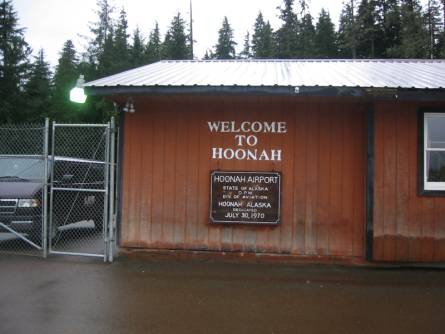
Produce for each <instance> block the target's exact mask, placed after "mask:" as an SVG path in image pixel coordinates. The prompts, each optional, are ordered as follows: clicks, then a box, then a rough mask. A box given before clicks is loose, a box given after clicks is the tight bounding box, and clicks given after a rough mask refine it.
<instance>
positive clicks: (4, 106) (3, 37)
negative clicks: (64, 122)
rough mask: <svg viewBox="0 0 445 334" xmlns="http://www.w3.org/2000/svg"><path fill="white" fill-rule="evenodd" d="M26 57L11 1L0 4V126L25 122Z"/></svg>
mask: <svg viewBox="0 0 445 334" xmlns="http://www.w3.org/2000/svg"><path fill="white" fill-rule="evenodd" d="M30 54H31V48H30V47H29V46H28V44H27V43H26V41H25V38H24V29H22V28H19V27H18V18H17V13H16V12H15V10H14V8H13V6H12V3H11V1H9V0H3V1H2V2H1V3H0V124H1V123H4V122H18V121H26V118H25V117H26V115H24V114H23V112H24V108H23V107H24V105H23V103H24V99H23V95H22V90H23V85H24V83H25V81H26V79H27V73H28V70H29V67H30V64H29V61H28V56H29V55H30Z"/></svg>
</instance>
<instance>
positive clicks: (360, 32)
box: [356, 0, 383, 58]
mask: <svg viewBox="0 0 445 334" xmlns="http://www.w3.org/2000/svg"><path fill="white" fill-rule="evenodd" d="M378 9H379V7H378V6H377V3H376V1H375V0H362V1H361V3H360V5H359V7H358V15H357V21H356V22H357V56H358V57H361V58H376V57H377V58H380V57H381V56H382V53H383V50H382V49H383V48H382V47H383V45H382V43H379V42H380V41H381V40H382V39H383V27H382V24H383V22H382V21H381V20H380V18H381V16H380V15H379V14H380V13H378Z"/></svg>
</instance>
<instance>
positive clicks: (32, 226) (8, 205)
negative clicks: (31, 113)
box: [0, 121, 49, 256]
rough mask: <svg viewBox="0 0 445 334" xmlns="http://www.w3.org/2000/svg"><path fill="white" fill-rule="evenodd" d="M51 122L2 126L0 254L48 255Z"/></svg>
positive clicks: (0, 135)
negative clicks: (49, 141) (47, 231)
mask: <svg viewBox="0 0 445 334" xmlns="http://www.w3.org/2000/svg"><path fill="white" fill-rule="evenodd" d="M48 133H49V122H48V121H46V123H45V124H43V125H35V124H23V125H3V126H0V253H19V254H28V255H43V256H45V254H46V243H45V235H46V224H45V222H46V219H47V204H48V201H47V194H48V192H47V186H48V169H49V168H48V167H49V162H48V138H49V137H48Z"/></svg>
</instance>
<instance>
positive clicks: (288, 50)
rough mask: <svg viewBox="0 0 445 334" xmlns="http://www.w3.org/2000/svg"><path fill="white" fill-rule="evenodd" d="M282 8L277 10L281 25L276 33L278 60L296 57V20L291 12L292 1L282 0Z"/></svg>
mask: <svg viewBox="0 0 445 334" xmlns="http://www.w3.org/2000/svg"><path fill="white" fill-rule="evenodd" d="M283 1H284V8H281V7H280V8H279V10H280V15H279V17H280V19H281V20H282V21H283V25H282V26H281V27H280V28H279V29H278V31H277V32H276V41H277V51H276V55H277V57H278V58H295V57H296V56H297V55H298V50H297V49H298V40H297V37H298V34H299V31H298V26H299V22H298V18H297V15H296V14H295V13H294V12H293V5H294V0H283Z"/></svg>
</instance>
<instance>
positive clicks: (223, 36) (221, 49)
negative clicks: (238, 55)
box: [215, 16, 236, 59]
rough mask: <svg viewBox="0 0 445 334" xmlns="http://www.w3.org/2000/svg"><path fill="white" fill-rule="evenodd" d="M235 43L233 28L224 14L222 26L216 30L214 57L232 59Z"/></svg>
mask: <svg viewBox="0 0 445 334" xmlns="http://www.w3.org/2000/svg"><path fill="white" fill-rule="evenodd" d="M235 45H236V42H235V41H234V40H233V29H232V28H231V27H230V24H229V20H228V19H227V17H226V16H225V17H224V19H223V23H222V27H221V29H219V31H218V44H216V45H215V57H216V59H234V58H235Z"/></svg>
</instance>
